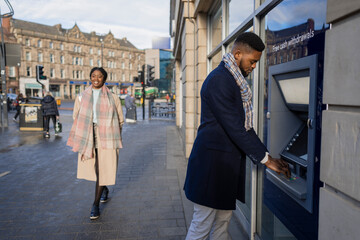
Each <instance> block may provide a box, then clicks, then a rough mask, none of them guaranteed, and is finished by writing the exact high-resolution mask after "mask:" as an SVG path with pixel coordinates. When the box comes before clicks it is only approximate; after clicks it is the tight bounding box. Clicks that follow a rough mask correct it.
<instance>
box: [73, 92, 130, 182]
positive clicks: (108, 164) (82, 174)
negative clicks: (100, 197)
mask: <svg viewBox="0 0 360 240" xmlns="http://www.w3.org/2000/svg"><path fill="white" fill-rule="evenodd" d="M112 95H113V97H114V102H115V106H116V111H117V113H118V116H119V124H120V129H122V125H123V124H124V116H123V111H122V107H121V101H120V99H119V97H118V96H117V95H116V94H112ZM80 101H81V100H80V99H79V97H76V100H75V104H74V112H73V119H75V117H76V116H77V114H78V112H79V110H80ZM98 136H99V134H98ZM97 145H98V146H101V144H97ZM97 152H98V159H99V185H100V186H105V185H114V184H115V180H116V171H117V166H118V158H119V149H103V148H99V147H98V151H97ZM77 178H79V179H86V180H89V181H96V174H95V157H94V158H91V159H87V160H85V161H82V160H81V154H79V156H78V169H77Z"/></svg>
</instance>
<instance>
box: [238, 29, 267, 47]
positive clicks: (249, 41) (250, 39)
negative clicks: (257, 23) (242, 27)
mask: <svg viewBox="0 0 360 240" xmlns="http://www.w3.org/2000/svg"><path fill="white" fill-rule="evenodd" d="M243 44H244V45H248V46H249V47H251V48H252V49H254V50H256V51H258V52H262V51H263V50H264V49H265V45H264V43H263V41H262V40H261V38H260V37H259V36H258V35H256V34H255V33H252V32H245V33H242V34H240V35H239V36H238V37H237V38H236V40H235V43H234V45H243Z"/></svg>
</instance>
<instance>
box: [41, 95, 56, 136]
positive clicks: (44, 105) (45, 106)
mask: <svg viewBox="0 0 360 240" xmlns="http://www.w3.org/2000/svg"><path fill="white" fill-rule="evenodd" d="M41 110H42V114H43V117H44V128H45V136H44V137H45V138H49V137H50V133H49V128H50V119H52V122H53V125H54V129H55V126H56V120H59V110H58V107H57V104H56V101H55V98H53V96H52V95H51V93H50V92H47V93H46V94H45V97H44V98H43V99H42V100H41ZM55 135H57V134H56V133H55Z"/></svg>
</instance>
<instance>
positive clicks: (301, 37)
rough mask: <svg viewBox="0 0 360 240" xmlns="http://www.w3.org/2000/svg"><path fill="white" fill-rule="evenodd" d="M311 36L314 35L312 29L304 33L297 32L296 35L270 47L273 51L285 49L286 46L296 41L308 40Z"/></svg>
mask: <svg viewBox="0 0 360 240" xmlns="http://www.w3.org/2000/svg"><path fill="white" fill-rule="evenodd" d="M312 37H314V30H312V29H310V30H309V32H307V33H304V34H302V35H299V34H298V35H296V36H293V37H291V38H290V40H289V41H287V40H285V41H284V42H283V43H281V44H277V45H274V46H273V47H272V50H273V52H277V51H279V50H282V49H285V48H287V47H291V46H292V45H295V44H297V43H300V42H303V41H305V40H308V39H310V38H312Z"/></svg>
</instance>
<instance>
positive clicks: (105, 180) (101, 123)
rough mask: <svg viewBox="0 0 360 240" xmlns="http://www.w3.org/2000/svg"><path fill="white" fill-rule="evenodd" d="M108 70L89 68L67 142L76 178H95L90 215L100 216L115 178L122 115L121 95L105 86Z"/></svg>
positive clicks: (76, 102) (92, 217)
mask: <svg viewBox="0 0 360 240" xmlns="http://www.w3.org/2000/svg"><path fill="white" fill-rule="evenodd" d="M106 78H107V72H106V71H105V70H104V69H103V68H101V67H100V68H99V67H95V68H93V69H91V71H90V79H91V86H89V87H87V88H86V89H85V91H84V92H82V94H81V96H79V97H77V98H76V100H75V105H74V112H73V118H74V123H73V125H72V128H71V131H70V134H69V139H68V142H67V145H69V146H71V147H72V150H73V151H74V152H78V153H79V156H78V169H77V178H80V179H86V180H90V181H96V187H95V199H94V202H93V205H92V208H91V213H90V219H92V220H94V219H97V218H99V216H100V211H99V204H100V201H101V202H106V201H107V200H108V194H109V189H108V188H107V187H106V185H114V184H115V179H116V171H117V162H118V154H119V149H120V148H122V140H121V129H122V125H123V123H124V117H123V113H122V108H121V102H120V99H119V98H118V97H117V95H116V94H113V93H111V92H110V90H109V89H108V88H107V87H106V86H105V81H106Z"/></svg>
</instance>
